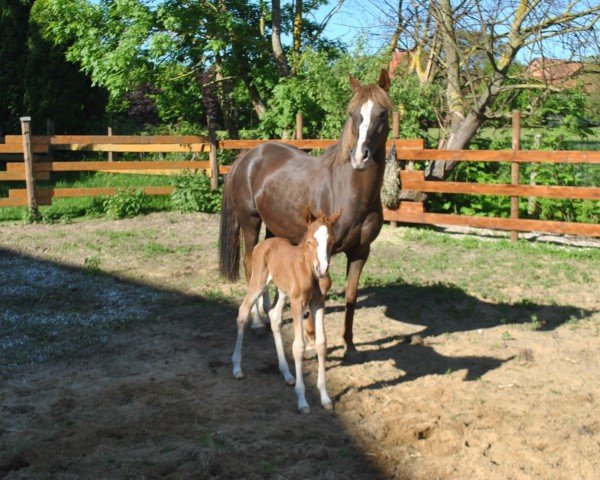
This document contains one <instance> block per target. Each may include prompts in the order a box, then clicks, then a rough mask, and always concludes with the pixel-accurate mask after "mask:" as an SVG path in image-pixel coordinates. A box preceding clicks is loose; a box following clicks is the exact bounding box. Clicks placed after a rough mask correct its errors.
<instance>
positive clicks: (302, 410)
mask: <svg viewBox="0 0 600 480" xmlns="http://www.w3.org/2000/svg"><path fill="white" fill-rule="evenodd" d="M298 411H299V412H300V413H301V414H302V415H308V414H309V413H310V407H308V406H306V407H302V408H299V409H298Z"/></svg>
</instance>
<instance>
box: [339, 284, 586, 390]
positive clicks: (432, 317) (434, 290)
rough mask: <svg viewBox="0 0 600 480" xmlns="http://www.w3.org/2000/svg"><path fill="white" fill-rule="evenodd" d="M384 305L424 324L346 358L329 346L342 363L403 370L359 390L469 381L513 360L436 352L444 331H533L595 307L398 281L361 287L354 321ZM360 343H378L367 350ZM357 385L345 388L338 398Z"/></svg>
mask: <svg viewBox="0 0 600 480" xmlns="http://www.w3.org/2000/svg"><path fill="white" fill-rule="evenodd" d="M381 305H384V306H385V309H384V316H385V317H386V318H387V319H389V320H390V321H397V322H402V323H405V324H407V325H411V326H417V327H421V330H419V331H418V332H414V328H411V331H413V333H411V334H407V335H393V336H386V337H382V338H378V339H376V340H373V341H369V342H363V343H357V344H356V346H357V347H358V350H359V352H358V354H354V355H352V356H347V357H342V356H341V355H338V354H337V352H338V351H339V350H341V348H342V347H334V348H332V349H330V352H331V354H332V355H329V358H330V359H331V360H334V361H335V360H338V361H339V364H338V366H339V365H343V364H352V363H362V362H373V361H375V362H385V361H390V360H391V361H393V363H394V366H395V367H396V368H397V369H398V370H400V371H402V372H405V373H402V374H401V375H399V376H398V377H396V378H395V379H393V380H385V381H378V382H374V383H372V384H370V385H367V386H363V387H360V388H359V389H358V390H359V391H360V390H377V389H381V388H387V387H390V386H394V385H398V384H400V383H403V382H406V381H411V380H414V379H417V378H420V377H423V376H428V375H440V374H444V373H450V372H454V371H457V370H466V371H467V372H466V375H465V377H464V380H465V381H472V380H477V379H479V378H481V376H482V375H484V374H485V373H487V372H489V371H491V370H494V369H496V368H498V367H500V366H502V364H503V363H505V362H507V361H509V360H511V359H513V357H508V358H496V357H491V356H458V357H456V356H452V357H450V356H445V355H441V354H439V353H437V352H436V351H435V349H434V348H433V346H434V345H435V339H434V337H436V336H439V335H442V334H452V333H457V332H468V331H478V330H480V329H486V328H491V327H496V326H498V325H502V324H507V325H508V324H521V325H523V324H529V326H530V328H531V329H532V330H539V331H549V330H552V329H554V328H557V327H558V326H560V325H562V324H564V323H566V322H568V321H571V320H572V319H585V318H587V317H589V316H590V315H592V314H593V313H595V312H593V311H590V310H585V309H580V308H576V307H570V306H557V305H542V304H536V303H534V302H530V301H523V302H518V303H514V304H508V303H493V302H487V301H484V300H480V299H478V298H476V297H473V296H472V295H469V294H468V293H466V292H465V291H463V290H462V289H460V288H458V287H456V286H453V285H446V284H441V283H437V284H433V285H427V286H421V285H411V284H406V283H402V282H394V283H391V284H386V285H382V286H370V287H365V288H362V289H360V291H359V302H358V305H357V306H358V308H357V309H356V314H355V320H357V321H359V322H360V314H361V313H360V312H361V310H360V307H378V306H381ZM343 311H344V306H343V305H335V306H330V307H328V308H327V313H333V312H343ZM361 347H377V348H367V349H366V350H365V349H364V348H362V349H361ZM352 389H353V387H351V386H349V387H347V388H345V389H344V390H343V391H342V392H341V393H340V394H339V395H338V398H339V397H341V396H343V395H344V394H346V393H347V392H348V391H349V390H352Z"/></svg>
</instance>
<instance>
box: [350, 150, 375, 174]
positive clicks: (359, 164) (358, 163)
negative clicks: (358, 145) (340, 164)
mask: <svg viewBox="0 0 600 480" xmlns="http://www.w3.org/2000/svg"><path fill="white" fill-rule="evenodd" d="M371 159H372V157H371V150H369V149H368V148H365V149H363V151H362V156H359V157H358V158H357V155H356V150H355V149H353V150H352V151H351V152H350V164H351V165H352V168H353V169H354V170H358V171H359V172H360V171H362V170H364V169H366V168H367V167H368V166H369V163H370V162H371Z"/></svg>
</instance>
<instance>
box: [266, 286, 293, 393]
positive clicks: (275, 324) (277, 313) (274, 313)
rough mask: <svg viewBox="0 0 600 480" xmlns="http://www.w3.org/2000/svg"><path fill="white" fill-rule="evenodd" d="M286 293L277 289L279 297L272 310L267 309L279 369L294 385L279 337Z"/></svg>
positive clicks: (286, 380) (288, 381)
mask: <svg viewBox="0 0 600 480" xmlns="http://www.w3.org/2000/svg"><path fill="white" fill-rule="evenodd" d="M285 300H286V294H285V293H284V292H283V290H279V298H278V299H277V303H276V304H275V306H274V307H273V309H272V310H270V311H269V318H270V320H271V330H272V331H273V340H275V349H276V350H277V360H278V362H279V371H280V372H281V374H282V375H283V378H284V379H285V382H286V383H287V384H288V385H294V383H295V382H296V379H295V378H294V376H293V375H292V374H291V373H290V367H289V366H288V363H287V360H286V359H285V353H284V351H283V340H282V338H281V323H282V321H283V307H284V306H285Z"/></svg>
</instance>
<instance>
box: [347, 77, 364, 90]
mask: <svg viewBox="0 0 600 480" xmlns="http://www.w3.org/2000/svg"><path fill="white" fill-rule="evenodd" d="M348 79H349V81H350V88H351V89H352V91H353V92H357V91H358V89H359V88H360V87H361V85H360V82H359V81H358V80H357V79H356V78H354V77H353V76H352V75H350V76H349V78H348Z"/></svg>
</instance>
